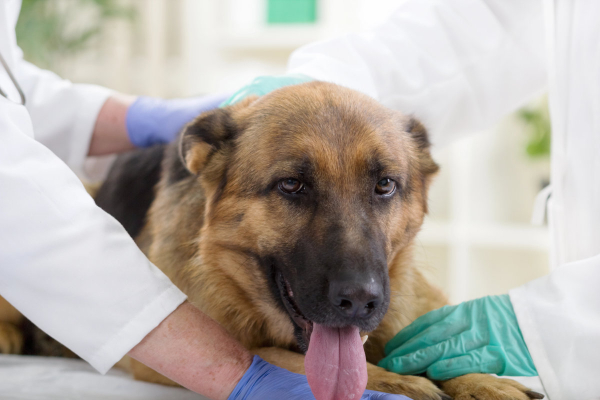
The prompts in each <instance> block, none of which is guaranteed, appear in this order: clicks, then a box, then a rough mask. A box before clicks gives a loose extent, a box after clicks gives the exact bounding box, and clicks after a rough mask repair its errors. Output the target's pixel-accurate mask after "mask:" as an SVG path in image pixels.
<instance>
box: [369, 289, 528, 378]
mask: <svg viewBox="0 0 600 400" xmlns="http://www.w3.org/2000/svg"><path fill="white" fill-rule="evenodd" d="M385 354H386V357H385V358H384V359H383V360H381V361H380V362H379V366H380V367H383V368H386V369H388V370H390V371H393V372H396V373H399V374H404V375H412V374H420V373H422V372H427V376H428V377H429V378H430V379H434V380H446V379H450V378H455V377H457V376H461V375H465V374H470V373H484V374H498V375H508V376H535V375H537V371H536V369H535V365H534V364H533V361H532V360H531V356H530V355H529V351H528V350H527V346H526V345H525V341H524V340H523V335H522V334H521V330H520V329H519V324H518V323H517V318H516V317H515V312H514V311H513V307H512V304H511V302H510V298H509V297H508V295H502V296H487V297H482V298H481V299H476V300H472V301H467V302H465V303H461V304H459V305H456V306H445V307H442V308H440V309H438V310H434V311H431V312H429V313H427V314H425V315H422V316H421V317H419V318H417V319H416V320H415V321H414V322H413V323H412V324H410V325H409V326H407V327H406V328H404V329H403V330H401V331H400V332H399V333H398V334H397V335H396V336H395V337H394V338H393V339H392V340H390V341H389V342H388V344H387V345H386V346H385Z"/></svg>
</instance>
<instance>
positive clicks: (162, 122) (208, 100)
mask: <svg viewBox="0 0 600 400" xmlns="http://www.w3.org/2000/svg"><path fill="white" fill-rule="evenodd" d="M230 95H231V94H230V93H227V94H217V95H212V96H202V97H192V98H188V99H171V100H165V99H159V98H156V97H145V96H140V97H138V98H137V99H136V100H135V101H134V102H133V104H131V106H129V109H128V110H127V116H126V119H125V124H126V126H127V134H128V135H129V140H130V141H131V143H133V145H134V146H136V147H149V146H152V145H154V144H159V143H169V142H170V141H172V140H173V139H175V137H176V136H177V134H178V133H179V132H180V131H181V129H182V128H183V126H184V125H185V124H187V123H188V122H190V121H191V120H193V119H194V118H196V117H197V116H198V115H200V114H201V113H203V112H204V111H209V110H212V109H214V108H217V107H218V106H219V104H221V103H222V102H223V100H225V99H227V98H228V97H229V96H230Z"/></svg>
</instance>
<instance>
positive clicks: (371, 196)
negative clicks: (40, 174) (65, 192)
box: [0, 82, 539, 400]
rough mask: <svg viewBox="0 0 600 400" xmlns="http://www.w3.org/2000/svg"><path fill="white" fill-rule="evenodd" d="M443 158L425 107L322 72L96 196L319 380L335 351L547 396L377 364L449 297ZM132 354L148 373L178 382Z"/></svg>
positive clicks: (241, 108) (447, 390)
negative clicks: (435, 231)
mask: <svg viewBox="0 0 600 400" xmlns="http://www.w3.org/2000/svg"><path fill="white" fill-rule="evenodd" d="M437 170H438V166H437V165H436V164H435V162H434V161H433V160H432V158H431V155H430V152H429V141H428V138H427V133H426V130H425V129H424V127H423V126H422V125H421V124H420V123H419V122H418V121H416V120H415V119H414V118H410V117H407V116H405V115H402V114H400V113H398V112H396V111H392V110H389V109H387V108H385V107H383V106H381V105H380V104H379V103H377V102H376V101H374V100H373V99H371V98H369V97H367V96H365V95H362V94H360V93H357V92H355V91H352V90H349V89H346V88H342V87H339V86H336V85H333V84H328V83H323V82H312V83H305V84H302V85H296V86H290V87H285V88H282V89H279V90H276V91H274V92H272V93H270V94H268V95H265V96H263V97H260V98H257V97H251V98H247V99H245V100H243V101H242V102H240V103H238V104H235V105H233V106H229V107H225V108H223V109H217V110H214V111H210V112H206V113H203V114H202V115H200V116H199V117H198V118H197V119H196V120H195V121H193V122H191V123H190V124H188V125H187V126H186V127H185V129H184V130H183V132H182V134H181V136H180V138H179V140H178V142H177V143H172V144H170V145H168V146H158V147H154V148H150V149H145V150H138V151H134V152H132V153H129V154H127V155H123V156H121V157H120V158H119V159H118V160H117V162H116V163H115V164H114V166H113V168H112V170H111V172H110V175H109V177H108V179H107V181H106V182H105V184H104V185H103V187H102V188H101V189H100V191H99V193H98V195H97V197H96V201H97V204H98V205H99V206H101V207H102V208H104V209H105V210H106V211H107V212H109V213H110V214H112V215H113V216H115V217H116V218H117V219H118V220H119V221H120V222H121V223H122V224H123V225H124V226H125V228H126V229H127V231H128V232H129V234H130V235H132V236H133V237H135V238H136V241H137V243H138V245H139V246H140V247H141V248H142V250H143V251H144V252H145V253H146V254H147V256H148V257H149V259H150V260H151V261H152V262H153V263H154V264H156V265H157V266H158V267H159V268H160V269H161V270H162V271H163V272H164V273H165V274H166V275H167V276H169V278H170V279H171V280H172V281H173V282H174V283H175V284H176V285H177V286H178V287H179V288H180V289H181V290H183V291H184V292H185V293H186V294H187V295H188V299H189V301H190V302H191V303H192V304H194V305H195V306H196V307H198V308H199V309H201V310H202V311H203V312H205V313H206V314H208V315H209V316H211V317H212V318H214V319H215V320H217V321H218V322H219V323H220V324H221V325H223V326H224V327H225V328H226V329H227V330H228V331H229V332H230V333H231V334H232V335H233V336H234V337H236V338H237V339H238V340H239V341H240V342H242V343H243V344H244V345H245V346H246V347H247V348H248V349H250V350H251V351H252V352H254V353H255V354H258V355H260V356H261V357H262V358H263V359H265V360H267V361H269V362H271V363H274V364H276V365H278V366H280V367H283V368H287V369H288V370H290V371H293V372H297V373H303V374H304V373H306V374H307V376H308V377H309V381H310V382H311V387H312V388H313V391H315V390H317V391H318V390H320V389H319V385H320V382H321V383H322V381H324V380H327V379H329V378H331V377H329V376H327V374H328V372H327V371H325V370H324V369H323V368H321V366H322V365H323V363H324V361H327V362H328V363H331V362H332V360H335V363H336V366H337V367H339V370H340V371H346V372H347V373H349V374H350V377H351V378H352V379H361V374H362V372H361V371H364V376H367V375H368V383H367V388H369V389H373V390H380V391H384V392H389V393H398V394H404V395H406V396H408V397H410V398H412V399H415V400H425V399H427V400H430V399H449V398H454V399H457V400H458V399H473V398H476V399H479V400H488V399H489V400H491V399H522V400H527V399H530V398H539V397H538V396H537V394H536V393H534V392H531V391H529V389H527V388H525V387H523V386H521V385H520V384H518V383H516V382H514V381H512V380H509V379H499V378H496V377H492V376H489V375H482V374H470V375H465V376H463V377H460V378H455V379H451V380H448V381H444V382H435V383H434V382H432V381H430V380H428V379H426V378H424V377H420V376H402V375H398V374H395V373H391V372H388V371H386V370H384V369H382V368H379V367H377V366H376V364H377V362H378V361H379V360H380V359H381V358H383V356H384V345H385V343H387V341H389V340H390V339H391V338H393V337H394V335H395V334H396V333H398V332H399V331H400V330H401V329H402V328H403V327H405V326H406V325H408V324H409V323H410V322H412V321H413V320H415V319H416V318H417V317H418V316H420V315H422V314H425V313H426V312H428V311H431V310H433V309H436V308H439V307H442V306H443V305H445V304H446V299H445V297H444V296H443V294H442V293H441V292H440V290H438V289H436V288H434V287H432V286H431V285H430V284H429V283H428V282H427V281H426V280H425V279H424V278H423V276H422V275H421V273H420V272H419V271H418V269H417V268H415V266H414V265H413V263H412V260H411V245H412V242H413V240H414V238H415V235H416V234H417V232H418V231H419V229H420V226H421V224H422V222H423V217H424V215H425V213H426V211H427V189H428V186H429V183H430V181H431V179H432V177H433V176H434V174H435V173H436V171H437ZM365 334H368V340H367V341H366V343H365V344H364V353H363V345H362V341H361V335H365ZM1 343H2V333H1V331H0V344H1ZM332 344H333V345H332ZM305 354H306V356H305ZM365 356H366V360H367V361H368V362H367V363H365ZM305 358H306V360H305ZM131 362H132V370H133V372H134V375H135V376H136V378H138V379H143V380H148V381H152V382H160V383H165V384H168V383H170V381H168V379H166V378H164V377H162V376H160V375H159V374H157V373H156V372H154V371H152V370H150V369H149V368H147V367H145V366H143V365H142V364H139V363H137V362H135V361H134V360H131ZM356 371H358V372H356ZM333 379H334V380H335V379H337V378H335V377H333ZM340 382H342V381H340ZM325 385H326V384H325ZM315 388H316V389H315ZM323 390H325V391H327V390H328V388H324V389H323ZM336 398H340V399H342V398H343V396H341V395H338V396H337V397H336Z"/></svg>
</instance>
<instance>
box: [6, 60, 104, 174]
mask: <svg viewBox="0 0 600 400" xmlns="http://www.w3.org/2000/svg"><path fill="white" fill-rule="evenodd" d="M18 53H20V50H19V51H18ZM14 71H15V75H16V77H17V80H18V82H19V84H20V85H21V87H22V88H23V91H24V93H25V97H26V99H27V102H26V107H27V110H28V111H29V115H30V116H31V120H32V122H33V128H34V132H35V138H36V140H37V141H38V142H40V143H42V144H43V145H44V146H46V147H47V148H49V149H50V150H52V152H53V153H54V154H56V155H57V156H58V157H59V158H60V159H61V160H63V161H64V162H65V163H66V164H67V165H68V166H69V167H70V168H71V169H72V170H74V171H75V172H76V173H77V174H79V175H82V174H83V164H84V161H85V159H86V157H87V154H88V151H89V147H90V141H91V138H92V133H93V130H94V125H95V123H96V118H97V116H98V113H99V112H100V109H101V108H102V106H103V105H104V103H105V102H106V99H107V98H108V96H109V95H110V93H111V91H110V90H109V89H107V88H104V87H101V86H96V85H89V84H74V83H71V82H70V81H68V80H66V79H62V78H60V77H59V76H57V75H56V74H54V73H53V72H50V71H47V70H43V69H40V68H38V67H36V66H34V65H33V64H31V63H29V62H27V61H25V60H23V59H22V58H18V59H17V60H16V65H15V68H14Z"/></svg>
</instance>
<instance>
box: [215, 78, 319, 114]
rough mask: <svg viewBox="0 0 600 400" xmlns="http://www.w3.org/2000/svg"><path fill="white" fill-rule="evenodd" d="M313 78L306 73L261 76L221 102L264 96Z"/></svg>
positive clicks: (223, 105) (229, 102)
mask: <svg viewBox="0 0 600 400" xmlns="http://www.w3.org/2000/svg"><path fill="white" fill-rule="evenodd" d="M312 80H313V79H312V78H311V77H309V76H306V75H301V74H296V75H280V76H259V77H258V78H256V79H254V80H253V81H252V82H251V83H250V84H249V85H246V86H244V87H243V88H241V89H240V90H238V91H237V92H235V93H234V94H233V95H232V96H231V97H230V98H228V99H227V100H225V101H224V102H223V103H221V105H220V107H225V106H230V105H232V104H235V103H237V102H238V101H241V100H243V99H245V98H246V97H248V96H252V95H256V96H263V95H265V94H267V93H269V92H272V91H273V90H275V89H279V88H282V87H284V86H291V85H298V84H300V83H304V82H310V81H312Z"/></svg>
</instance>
